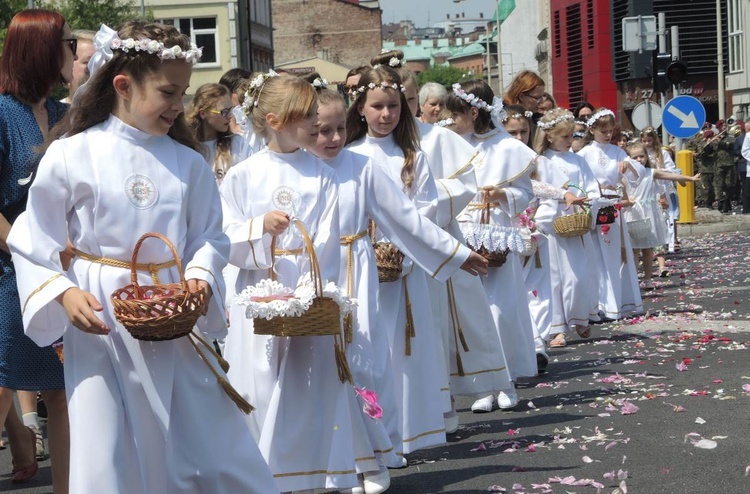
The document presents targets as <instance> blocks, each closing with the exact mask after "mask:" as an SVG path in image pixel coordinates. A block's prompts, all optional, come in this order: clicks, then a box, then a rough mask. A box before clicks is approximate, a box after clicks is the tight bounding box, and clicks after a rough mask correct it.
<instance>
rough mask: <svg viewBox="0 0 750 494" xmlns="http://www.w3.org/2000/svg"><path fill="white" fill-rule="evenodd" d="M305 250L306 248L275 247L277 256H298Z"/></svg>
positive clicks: (274, 251)
mask: <svg viewBox="0 0 750 494" xmlns="http://www.w3.org/2000/svg"><path fill="white" fill-rule="evenodd" d="M303 252H305V249H301V248H300V249H274V250H273V253H274V254H275V255H277V256H298V255H300V254H302V253H303Z"/></svg>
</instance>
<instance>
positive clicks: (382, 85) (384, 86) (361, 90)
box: [357, 81, 406, 93]
mask: <svg viewBox="0 0 750 494" xmlns="http://www.w3.org/2000/svg"><path fill="white" fill-rule="evenodd" d="M377 88H380V89H397V90H399V91H401V92H402V93H405V92H406V88H405V87H404V85H403V84H396V83H395V82H394V83H391V84H389V83H388V82H386V81H383V82H381V83H380V84H375V83H374V82H371V83H370V84H368V85H367V86H359V87H358V88H357V93H364V92H365V91H368V90H372V89H377Z"/></svg>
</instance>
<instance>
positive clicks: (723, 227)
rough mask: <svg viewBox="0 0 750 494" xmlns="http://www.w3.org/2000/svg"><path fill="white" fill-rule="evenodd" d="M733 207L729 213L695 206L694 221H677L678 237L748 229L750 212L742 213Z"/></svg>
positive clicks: (740, 209) (739, 208)
mask: <svg viewBox="0 0 750 494" xmlns="http://www.w3.org/2000/svg"><path fill="white" fill-rule="evenodd" d="M741 211H742V208H741V207H735V208H734V211H733V212H732V213H731V214H722V213H720V212H718V211H717V210H715V209H706V208H696V210H695V223H690V224H684V223H678V227H677V236H678V237H699V236H701V235H705V234H707V233H734V232H747V231H750V214H742V213H741Z"/></svg>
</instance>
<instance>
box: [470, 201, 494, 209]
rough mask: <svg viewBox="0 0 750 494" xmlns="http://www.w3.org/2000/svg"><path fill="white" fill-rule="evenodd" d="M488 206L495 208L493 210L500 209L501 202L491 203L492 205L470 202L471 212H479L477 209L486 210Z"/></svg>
mask: <svg viewBox="0 0 750 494" xmlns="http://www.w3.org/2000/svg"><path fill="white" fill-rule="evenodd" d="M487 206H490V207H493V208H497V207H500V203H499V202H490V203H487V202H470V203H469V206H468V208H469V209H470V210H477V209H484V208H486V207H487Z"/></svg>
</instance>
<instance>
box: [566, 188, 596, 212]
mask: <svg viewBox="0 0 750 494" xmlns="http://www.w3.org/2000/svg"><path fill="white" fill-rule="evenodd" d="M568 188H569V189H577V190H580V191H581V192H583V195H584V197H586V198H587V199H588V197H589V193H588V192H586V190H584V189H582V188H581V187H579V186H577V185H576V184H568ZM575 208H580V209H581V210H582V211H585V212H588V211H589V210H590V209H591V208H588V207H586V205H583V206H578V205H576V204H573V211H575Z"/></svg>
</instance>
